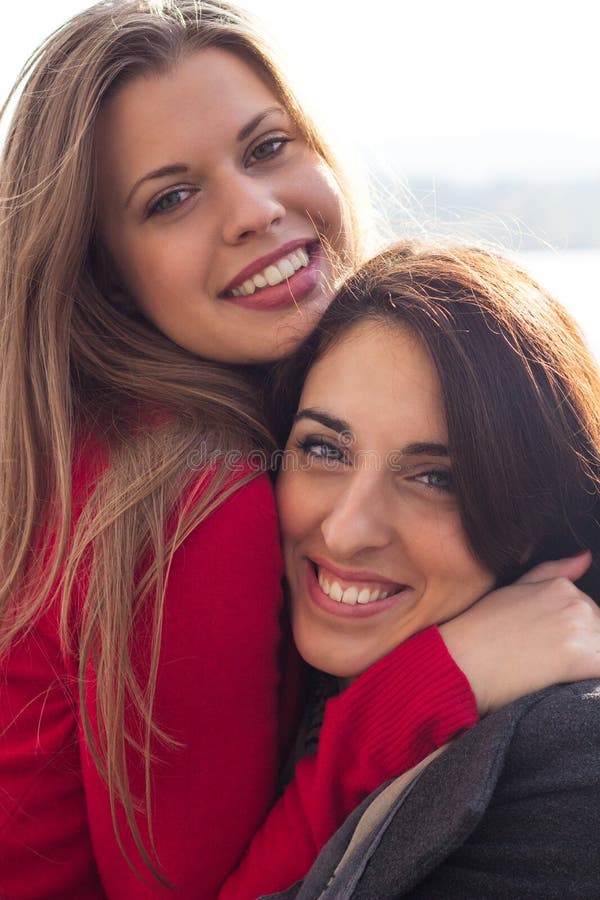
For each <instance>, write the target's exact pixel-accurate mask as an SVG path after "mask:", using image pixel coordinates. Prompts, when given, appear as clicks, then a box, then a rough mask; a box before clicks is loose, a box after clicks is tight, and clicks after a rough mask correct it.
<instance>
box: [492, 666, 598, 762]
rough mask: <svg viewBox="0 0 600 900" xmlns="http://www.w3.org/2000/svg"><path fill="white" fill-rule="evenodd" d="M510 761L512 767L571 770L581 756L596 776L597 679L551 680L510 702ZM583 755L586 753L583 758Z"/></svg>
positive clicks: (579, 760)
mask: <svg viewBox="0 0 600 900" xmlns="http://www.w3.org/2000/svg"><path fill="white" fill-rule="evenodd" d="M513 708H514V711H515V712H516V713H517V714H518V715H517V719H516V722H515V729H514V733H513V735H512V740H511V747H510V762H512V764H513V765H515V766H517V767H518V768H522V767H525V766H526V767H528V768H532V767H535V768H536V769H537V770H539V771H541V772H543V771H546V772H548V771H551V770H555V771H556V770H558V769H560V771H561V772H562V773H563V774H564V773H566V771H568V770H569V769H573V770H576V769H577V768H578V767H579V766H580V765H581V760H582V757H583V756H585V757H586V766H587V770H588V773H589V772H590V768H589V767H591V769H592V770H593V771H594V772H595V773H596V775H600V753H599V752H598V751H599V750H600V681H599V680H592V681H582V682H579V683H574V684H565V685H557V686H555V687H552V688H548V689H546V690H544V691H541V692H540V693H539V694H533V695H531V696H530V697H527V698H524V700H522V701H518V702H517V703H516V704H513ZM588 757H589V758H588Z"/></svg>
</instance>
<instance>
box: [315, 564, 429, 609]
mask: <svg viewBox="0 0 600 900" xmlns="http://www.w3.org/2000/svg"><path fill="white" fill-rule="evenodd" d="M331 571H333V570H331ZM340 577H341V575H340ZM353 577H355V576H353ZM356 580H359V579H356ZM361 580H362V579H361ZM365 580H367V579H365ZM305 584H306V589H307V593H308V596H309V598H310V600H311V601H312V603H313V604H314V605H315V606H316V607H317V608H318V609H320V610H322V611H323V612H325V613H328V614H329V615H331V616H337V617H338V618H341V619H370V618H372V617H373V616H380V615H382V614H383V613H385V612H386V611H387V610H388V609H390V608H391V607H392V606H396V605H397V604H398V603H401V602H402V601H403V600H408V599H409V597H410V595H411V594H412V590H411V589H410V588H409V587H405V588H403V589H402V590H401V591H398V592H397V593H396V594H391V595H390V596H389V597H386V598H385V599H384V600H374V601H373V603H365V604H364V605H360V604H359V603H356V604H355V605H353V606H350V605H349V604H347V603H339V602H338V601H337V600H332V599H331V597H328V596H327V594H325V593H324V592H323V591H322V590H321V587H320V585H319V582H318V581H317V576H316V574H315V570H314V567H313V565H312V563H311V562H310V560H306V569H305Z"/></svg>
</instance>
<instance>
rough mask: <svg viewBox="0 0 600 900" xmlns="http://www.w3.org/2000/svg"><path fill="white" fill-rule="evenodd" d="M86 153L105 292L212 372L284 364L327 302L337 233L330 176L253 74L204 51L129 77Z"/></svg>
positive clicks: (341, 247)
mask: <svg viewBox="0 0 600 900" xmlns="http://www.w3.org/2000/svg"><path fill="white" fill-rule="evenodd" d="M96 142H97V189H98V197H99V201H98V205H99V232H100V237H101V239H102V241H103V243H104V244H105V246H106V248H107V249H108V252H109V255H110V257H111V260H112V262H113V264H114V267H115V273H116V274H115V282H116V290H117V291H118V290H119V289H123V290H124V292H125V294H126V295H127V296H129V297H131V298H133V300H134V302H135V303H136V304H137V306H138V307H139V308H140V309H141V310H142V312H143V313H144V314H145V315H146V317H147V318H148V319H149V320H150V321H152V322H153V323H154V324H155V325H156V327H157V328H159V329H160V331H162V332H163V333H164V334H165V335H167V336H168V337H169V338H171V340H173V341H174V342H175V343H177V344H179V345H181V346H182V347H185V348H186V349H188V350H190V351H192V352H193V353H197V354H199V355H201V356H204V357H207V358H209V359H215V360H219V361H223V362H229V363H251V362H266V361H269V360H272V359H276V358H278V357H280V356H282V355H284V354H286V353H288V352H289V351H290V350H291V349H292V348H293V347H294V345H295V344H296V343H297V342H298V341H299V340H300V339H301V338H302V337H304V335H305V334H306V333H307V332H308V331H309V330H310V328H311V327H312V326H313V325H314V323H315V321H316V320H317V319H318V318H319V316H320V315H321V313H322V312H323V310H324V309H325V307H326V306H327V304H328V302H329V300H330V299H331V295H332V291H333V281H334V273H333V267H332V263H331V260H330V259H329V258H328V255H327V254H326V253H325V250H324V247H325V245H328V246H330V247H332V248H333V250H334V251H335V252H336V253H340V254H344V253H345V252H347V251H348V240H349V239H348V230H347V226H346V216H345V206H344V202H343V200H342V197H341V194H340V190H339V187H338V185H337V183H336V181H335V179H334V177H333V175H332V172H331V170H330V169H329V168H328V167H327V165H326V164H325V163H324V162H323V160H322V159H321V158H320V157H319V156H318V155H317V154H316V153H315V152H314V151H313V150H312V149H311V148H310V147H309V146H308V144H307V143H306V140H305V139H304V138H303V137H302V135H301V134H300V132H299V131H298V128H297V127H296V126H295V125H294V123H293V122H292V121H291V119H290V117H289V115H288V114H287V112H286V110H285V109H284V108H283V106H282V104H281V102H280V100H279V99H278V98H277V97H276V96H275V95H274V94H273V92H272V90H271V89H270V88H269V87H267V85H266V84H265V82H263V80H262V79H261V78H260V77H259V76H258V75H257V74H256V71H255V70H254V69H253V68H251V67H250V66H248V65H247V64H246V63H245V62H244V61H243V60H242V59H240V58H239V57H237V56H235V55H233V54H232V53H229V52H227V51H225V50H221V49H217V48H208V49H205V50H201V51H198V52H196V53H193V54H191V55H189V56H187V57H185V58H183V60H182V61H181V62H179V63H178V64H177V65H176V66H175V67H174V68H172V69H171V70H169V71H168V72H167V73H166V74H151V75H144V76H139V77H136V78H135V79H133V80H132V81H131V82H129V83H128V84H126V85H125V86H124V87H123V88H122V89H121V90H120V91H118V92H117V93H116V94H115V95H114V96H113V97H111V98H110V99H109V100H108V101H107V102H106V104H105V107H104V109H103V110H102V113H101V115H100V117H99V121H98V126H97V131H96Z"/></svg>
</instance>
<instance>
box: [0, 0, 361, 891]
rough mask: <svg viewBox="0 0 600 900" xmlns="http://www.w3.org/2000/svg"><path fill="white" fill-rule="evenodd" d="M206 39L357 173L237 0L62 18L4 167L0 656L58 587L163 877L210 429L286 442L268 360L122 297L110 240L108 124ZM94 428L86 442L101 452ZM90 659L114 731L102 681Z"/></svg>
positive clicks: (254, 441)
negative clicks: (110, 268)
mask: <svg viewBox="0 0 600 900" xmlns="http://www.w3.org/2000/svg"><path fill="white" fill-rule="evenodd" d="M207 46H220V47H224V48H227V49H230V50H231V52H233V53H236V54H238V55H240V56H242V57H243V58H245V59H246V60H247V61H248V62H249V63H250V64H252V65H254V66H255V67H257V68H258V70H259V71H260V72H261V73H262V75H263V76H264V77H265V78H266V80H267V81H268V83H269V84H270V85H271V86H272V88H273V90H274V92H275V93H276V95H277V96H278V97H280V98H281V99H282V102H283V103H284V104H285V106H286V107H287V109H288V110H289V112H290V114H291V115H292V117H293V119H294V120H295V121H296V123H297V126H298V127H299V128H300V130H301V131H302V133H303V134H304V135H305V136H306V138H307V139H308V140H309V142H310V143H311V145H312V146H313V147H314V148H315V149H316V150H317V152H318V153H319V154H320V155H321V157H322V158H323V159H324V160H325V161H326V162H327V163H328V164H329V165H330V167H331V168H332V171H333V173H334V174H335V175H336V177H337V176H338V175H339V172H338V170H337V167H336V164H335V162H334V160H333V158H332V156H331V153H330V151H329V150H328V148H327V147H326V146H325V144H324V143H323V141H322V140H321V138H320V136H319V135H318V134H317V132H316V130H315V128H314V127H313V126H312V125H311V123H310V121H309V120H308V119H307V117H306V116H305V115H304V113H303V112H302V110H301V109H300V108H299V105H298V103H297V102H296V100H295V99H294V96H293V94H292V93H291V91H290V90H289V88H288V86H287V84H286V82H285V80H284V79H283V77H282V75H281V73H280V71H279V69H278V67H277V66H276V64H275V63H274V62H273V59H272V56H271V54H270V51H269V50H268V49H267V48H266V46H265V45H264V43H263V41H262V40H261V38H260V36H259V35H258V34H257V33H256V31H255V30H254V26H253V24H252V22H251V20H250V19H249V18H248V17H247V16H246V15H245V14H243V13H241V12H239V11H237V10H236V9H235V8H233V7H231V6H230V5H229V4H228V3H227V2H222V0H152V2H151V0H147V2H146V0H122V2H119V0H115V2H109V0H107V2H102V3H99V4H97V5H95V6H93V7H91V8H90V9H88V10H86V11H84V12H82V13H81V14H80V15H77V16H75V17H74V18H73V19H72V20H71V21H69V22H68V23H67V24H66V25H64V26H63V27H62V28H60V29H59V30H58V31H56V32H55V33H54V34H53V35H51V36H50V38H49V39H48V40H47V41H46V42H45V44H43V45H42V46H41V47H40V48H39V50H38V51H37V52H36V53H35V54H34V55H33V57H32V58H31V60H30V61H29V63H28V65H27V66H26V68H25V69H24V71H23V72H22V74H21V77H20V79H19V82H18V83H17V86H16V87H15V91H16V90H18V88H19V87H20V88H21V90H22V93H21V96H20V100H19V102H18V105H17V107H16V112H15V114H14V118H13V121H12V124H11V126H10V128H9V131H8V135H7V138H6V143H5V147H4V153H3V159H2V163H1V166H2V168H1V178H0V180H1V191H0V194H1V197H0V323H1V324H0V355H1V358H2V361H3V366H2V374H1V376H0V408H1V410H2V429H1V430H0V459H1V461H2V469H1V475H0V566H1V569H0V575H1V577H0V654H4V653H6V652H7V650H8V648H9V646H10V645H11V643H12V642H13V641H15V640H18V638H19V637H20V636H22V635H24V634H25V633H26V632H27V630H28V629H29V628H31V627H32V625H33V623H34V622H35V620H36V618H37V617H38V616H39V615H41V613H42V612H43V611H44V610H45V609H47V608H48V604H49V603H50V602H51V601H52V600H57V601H58V602H59V603H60V637H61V642H62V645H63V647H64V650H65V652H72V651H73V649H74V645H75V643H77V644H78V654H79V694H80V706H81V713H82V717H83V728H84V733H85V738H86V741H87V743H88V745H89V747H90V751H91V753H92V755H93V758H94V761H95V763H96V766H97V767H98V770H99V771H100V773H101V774H102V776H103V777H104V778H105V780H106V782H107V785H108V790H109V794H110V798H111V806H112V811H113V823H114V826H115V832H116V833H117V839H118V840H119V843H120V845H121V848H122V850H123V852H125V851H124V849H123V844H122V840H121V838H120V836H119V834H118V828H117V824H116V805H115V804H116V802H117V800H118V801H120V802H121V803H122V804H123V807H124V810H125V814H126V819H127V823H128V826H129V828H130V829H131V832H132V834H133V836H134V839H135V844H136V846H137V848H138V850H139V852H140V853H141V855H142V858H143V860H144V862H145V864H146V865H147V866H148V868H149V869H150V871H151V872H152V873H153V874H154V875H155V876H156V877H157V878H159V879H161V876H160V873H159V867H160V863H159V862H158V861H157V860H156V853H155V850H154V847H153V845H152V847H151V848H150V849H148V848H145V847H144V846H143V842H142V839H141V836H140V832H139V828H138V826H137V824H136V814H137V812H138V809H141V810H142V812H143V813H144V814H145V815H146V817H147V819H148V822H149V831H150V840H151V843H152V828H151V821H150V798H149V790H150V787H149V786H150V765H151V759H152V757H151V750H150V748H151V743H152V746H154V743H153V742H154V741H155V739H156V738H159V739H162V740H165V741H168V740H169V737H168V735H166V734H164V733H163V732H162V731H161V729H160V723H157V722H155V721H154V719H153V698H154V692H155V685H156V674H157V667H158V659H159V647H160V634H161V623H162V616H163V602H164V591H165V579H166V577H167V574H168V569H169V564H170V562H171V559H172V557H173V553H174V551H175V550H176V548H177V547H178V546H179V545H180V544H181V542H182V541H183V540H184V538H185V537H186V536H187V535H188V534H189V533H190V531H191V530H192V529H193V528H194V527H195V526H196V525H197V524H198V523H199V522H200V521H201V520H202V519H203V518H205V517H206V516H208V515H210V513H211V512H212V510H213V509H214V508H215V507H216V506H217V505H218V504H219V503H222V502H223V500H224V499H225V498H226V497H227V496H229V495H230V494H231V492H232V491H233V490H235V489H236V488H237V487H238V486H239V485H240V481H239V480H237V481H236V480H235V479H233V478H232V477H231V476H230V475H228V473H227V470H226V468H225V466H224V465H220V464H219V463H218V461H214V459H213V462H212V463H211V464H210V477H207V478H206V479H205V480H204V484H203V490H202V492H201V496H199V492H198V491H197V490H195V489H194V485H195V484H197V483H198V480H199V474H198V471H194V468H193V467H192V466H190V463H189V460H190V454H193V453H194V452H197V450H198V447H199V445H200V444H202V446H203V448H204V451H205V454H206V458H207V459H208V460H210V459H211V454H213V455H214V452H215V451H220V452H221V453H222V452H223V451H226V450H227V449H230V448H242V449H245V450H249V449H252V448H255V447H262V448H267V447H270V446H271V437H270V434H269V432H268V430H267V429H266V427H265V426H264V424H263V420H262V414H261V410H260V409H259V408H258V405H257V401H256V396H257V392H256V389H255V385H253V379H252V373H251V372H249V371H242V370H240V369H235V368H234V367H227V366H224V365H219V364H217V363H213V362H210V361H204V360H199V359H198V358H197V357H195V356H193V355H192V354H190V353H188V352H187V351H185V350H183V349H182V348H180V347H178V346H176V345H174V344H173V343H172V342H170V341H169V340H168V339H167V338H165V337H164V336H163V335H162V334H161V333H160V332H158V331H157V330H156V329H155V328H154V327H153V326H152V325H150V324H149V323H148V322H146V321H145V320H143V319H142V318H141V317H140V316H136V315H135V314H128V313H127V311H126V310H123V309H120V308H118V306H116V305H115V304H114V303H113V302H111V298H110V296H109V293H108V291H107V290H105V285H104V279H103V266H102V252H101V251H100V249H99V247H98V241H97V239H96V237H95V197H94V191H95V186H94V163H93V158H94V126H95V121H96V118H97V115H98V112H99V110H100V108H101V105H102V103H103V101H104V99H105V98H106V97H107V95H108V94H109V93H111V92H114V91H116V90H119V89H120V88H121V87H122V85H123V84H124V82H126V81H127V80H128V79H130V78H133V77H135V76H136V75H137V74H139V73H141V72H144V71H148V70H151V71H156V70H158V71H165V70H167V69H168V68H169V67H172V66H173V65H174V64H175V63H176V62H177V61H178V59H180V58H181V56H182V55H183V54H185V53H189V52H193V51H195V50H199V49H202V48H203V47H207ZM339 177H340V183H341V186H342V190H343V191H345V192H346V195H347V197H348V189H347V187H346V186H344V185H343V183H342V182H341V176H339ZM348 205H349V208H350V210H351V209H352V205H351V204H350V203H349V204H348ZM352 224H353V226H354V233H355V236H356V235H357V234H358V228H357V227H356V222H353V223H352ZM357 248H358V245H357V244H354V245H353V247H352V248H351V249H352V250H353V251H356V253H357V254H358V249H357ZM157 409H159V410H161V413H160V414H159V415H158V416H154V421H151V419H152V416H151V415H150V414H149V412H148V411H149V410H157ZM101 433H102V434H103V435H104V436H105V437H103V443H102V447H103V448H106V458H108V459H109V460H110V464H109V465H108V466H106V465H102V463H101V462H99V463H98V472H97V475H98V478H97V484H95V485H93V490H92V491H91V495H90V496H83V497H79V498H75V501H74V500H73V497H72V478H73V468H74V466H75V465H76V464H77V463H76V458H74V453H75V450H74V448H77V447H78V446H81V445H82V443H83V444H85V442H86V440H88V438H90V436H93V435H97V434H101ZM96 444H97V438H92V440H91V444H90V442H89V441H88V450H89V453H90V454H91V455H92V456H93V448H94V446H96ZM90 448H91V449H90ZM99 453H100V456H102V454H103V453H104V449H102V450H100V451H99ZM74 459H75V461H74ZM90 465H91V464H90ZM207 465H208V464H207ZM92 468H93V466H92ZM88 475H89V473H88ZM92 475H93V472H92ZM248 477H251V476H246V480H247V478H248ZM242 481H243V479H242ZM79 507H81V512H79ZM141 560H144V561H148V564H147V566H146V568H145V569H144V571H143V576H142V577H141V578H140V577H139V567H140V562H141ZM83 569H84V570H85V573H86V582H85V584H86V587H85V596H84V597H83V599H82V601H81V603H79V602H77V603H76V602H75V600H74V599H72V598H73V597H74V596H75V595H76V591H75V590H74V588H75V585H76V583H78V582H79V580H80V573H81V572H82V570H83ZM142 610H143V611H144V615H148V610H150V611H151V613H150V615H151V621H152V641H151V652H150V662H149V676H148V679H147V683H140V682H139V679H138V678H136V674H135V672H134V668H133V665H132V658H131V641H132V636H133V634H134V629H135V627H136V623H138V622H139V616H140V614H141V612H142ZM74 623H76V624H75V625H74ZM92 664H93V671H94V675H95V678H96V681H97V709H96V712H97V721H98V734H97V735H96V734H95V733H94V728H93V727H92V722H91V720H90V717H89V714H88V713H87V712H86V703H85V696H84V693H85V680H86V670H87V671H88V672H89V667H90V665H92ZM125 706H127V707H128V710H129V709H130V708H131V709H132V710H133V712H134V715H133V716H132V718H131V719H130V718H129V712H128V715H127V718H126V717H125V712H124V710H125ZM128 747H133V748H134V749H135V750H136V751H138V752H139V753H141V754H142V756H143V759H144V761H145V772H146V780H145V784H146V795H145V797H144V798H134V797H132V793H131V790H130V783H129V777H128V772H127V765H126V751H127V748H128ZM138 800H139V801H140V802H139V805H138ZM157 866H158V868H157Z"/></svg>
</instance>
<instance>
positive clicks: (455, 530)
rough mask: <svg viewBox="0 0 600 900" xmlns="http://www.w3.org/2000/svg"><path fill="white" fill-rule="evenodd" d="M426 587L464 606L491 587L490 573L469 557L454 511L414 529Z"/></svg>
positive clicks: (492, 579) (492, 581)
mask: <svg viewBox="0 0 600 900" xmlns="http://www.w3.org/2000/svg"><path fill="white" fill-rule="evenodd" d="M414 540H415V548H417V547H418V553H419V556H420V559H421V560H422V565H423V568H424V571H425V572H427V573H428V578H427V580H428V582H429V586H430V587H432V588H434V587H435V589H436V592H439V594H438V595H439V597H440V598H442V597H443V598H446V601H445V602H447V603H448V604H449V605H453V606H455V607H456V606H462V608H465V609H466V608H467V606H470V604H471V603H472V602H473V601H474V600H476V599H477V598H479V597H480V596H481V595H482V594H484V593H486V592H487V591H488V590H490V589H491V588H492V587H493V586H494V581H495V578H494V575H493V573H492V572H490V571H489V569H487V568H486V566H485V565H484V564H483V563H482V562H480V560H478V559H477V558H476V557H475V556H473V554H472V552H471V549H470V547H469V545H468V543H467V539H466V536H465V534H464V531H463V528H462V523H461V521H460V518H459V517H458V514H449V515H447V516H446V515H440V516H438V517H436V519H435V520H434V521H432V522H431V523H430V527H429V528H427V529H423V530H421V531H419V530H418V529H416V530H415V532H414Z"/></svg>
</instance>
